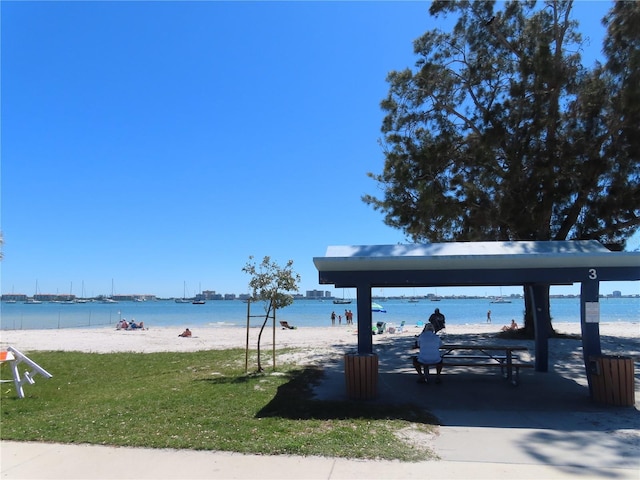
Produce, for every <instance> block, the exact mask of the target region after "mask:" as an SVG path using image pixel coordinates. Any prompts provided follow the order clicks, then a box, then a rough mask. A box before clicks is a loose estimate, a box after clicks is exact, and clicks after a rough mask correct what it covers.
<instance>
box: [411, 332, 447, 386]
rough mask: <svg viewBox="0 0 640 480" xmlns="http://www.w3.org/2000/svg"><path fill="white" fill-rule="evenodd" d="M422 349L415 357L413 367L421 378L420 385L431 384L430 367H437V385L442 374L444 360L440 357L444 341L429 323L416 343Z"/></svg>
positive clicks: (419, 379)
mask: <svg viewBox="0 0 640 480" xmlns="http://www.w3.org/2000/svg"><path fill="white" fill-rule="evenodd" d="M416 343H417V344H418V347H419V348H420V353H418V355H416V356H414V357H413V367H414V368H415V369H416V372H418V375H419V376H420V377H419V378H418V383H429V366H430V365H435V367H436V383H440V382H441V380H440V373H441V372H442V358H441V357H440V346H441V345H442V340H441V339H440V337H439V336H438V335H436V334H435V332H434V327H433V325H432V324H431V323H427V324H426V325H425V327H424V329H423V330H422V333H421V334H420V335H419V336H418V340H417V341H416Z"/></svg>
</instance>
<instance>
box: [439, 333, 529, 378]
mask: <svg viewBox="0 0 640 480" xmlns="http://www.w3.org/2000/svg"><path fill="white" fill-rule="evenodd" d="M527 350H528V348H527V347H525V346H523V345H499V344H461V343H446V344H443V345H442V346H441V347H440V351H441V352H442V353H441V354H440V356H441V357H442V364H443V366H448V367H500V369H501V371H502V375H503V376H504V378H505V379H506V380H508V381H510V382H511V383H512V384H513V385H517V384H518V382H519V373H520V368H530V367H532V366H533V365H531V364H530V363H524V362H523V361H522V360H521V359H520V357H519V356H518V355H517V354H514V352H526V351H527Z"/></svg>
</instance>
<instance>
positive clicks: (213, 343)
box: [0, 322, 640, 360]
mask: <svg viewBox="0 0 640 480" xmlns="http://www.w3.org/2000/svg"><path fill="white" fill-rule="evenodd" d="M554 327H555V329H556V331H557V332H560V333H566V334H574V335H579V334H580V325H579V324H577V323H560V324H557V325H554ZM500 328H501V325H497V324H476V325H451V326H449V327H447V333H446V336H445V341H448V342H452V341H460V340H461V338H460V336H464V335H469V334H471V335H474V338H476V339H483V338H490V337H493V336H494V335H495V334H496V333H497V332H498V330H499V329H500ZM356 329H357V327H356V326H355V325H354V326H340V327H305V328H298V329H295V330H283V329H281V328H280V327H278V328H277V329H276V331H275V335H276V346H277V347H278V348H300V349H304V350H306V351H307V352H308V353H309V358H312V357H314V356H315V355H318V354H327V355H332V354H333V355H336V354H343V353H345V352H350V351H354V350H355V349H356V348H357V331H356ZM258 332H259V329H258V328H250V329H249V346H250V348H252V349H254V348H255V346H256V344H257V338H258ZM419 332H420V328H418V327H416V326H409V327H408V328H405V330H404V332H402V333H394V334H390V333H385V334H382V335H374V336H373V342H374V349H375V348H376V345H378V344H385V343H389V342H394V341H397V339H400V338H403V337H413V336H414V335H416V334H418V333H419ZM179 333H181V330H180V329H176V328H168V327H161V328H153V327H151V328H149V329H148V330H133V331H125V330H116V329H115V328H113V327H106V328H86V329H82V328H80V329H60V330H3V331H2V332H1V339H0V346H1V347H2V348H6V347H7V346H13V347H14V348H17V349H18V350H20V351H23V352H32V351H39V350H40V351H42V350H46V351H57V350H61V351H81V352H93V353H115V352H139V353H151V352H193V351H199V350H214V349H226V348H244V347H245V344H246V340H247V331H246V329H244V328H238V327H202V328H197V329H193V337H191V338H181V337H179V336H178V334H179ZM600 334H601V340H602V350H603V353H605V354H611V355H631V356H633V357H635V358H636V360H638V359H640V323H638V322H615V323H603V324H600ZM272 338H273V330H272V328H271V327H270V326H269V327H267V328H265V330H264V332H263V336H262V347H263V348H270V347H271V346H272ZM551 342H552V345H551V348H550V352H551V354H552V355H553V356H559V357H566V356H571V355H575V353H576V349H580V344H581V342H580V341H578V340H570V341H567V340H566V339H552V340H551ZM518 343H524V344H525V345H527V346H529V347H530V351H533V348H532V347H533V342H532V341H528V340H527V341H521V340H518ZM312 352H313V354H312ZM314 354H315V355H314Z"/></svg>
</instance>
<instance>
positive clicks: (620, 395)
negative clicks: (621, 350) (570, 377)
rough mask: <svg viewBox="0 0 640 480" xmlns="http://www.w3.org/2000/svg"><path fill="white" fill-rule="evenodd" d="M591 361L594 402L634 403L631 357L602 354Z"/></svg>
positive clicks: (630, 404) (629, 404)
mask: <svg viewBox="0 0 640 480" xmlns="http://www.w3.org/2000/svg"><path fill="white" fill-rule="evenodd" d="M589 360H590V362H591V369H590V370H591V393H592V396H593V400H594V401H595V402H596V403H602V404H605V405H618V406H627V407H632V406H634V405H635V376H634V365H633V359H632V358H631V357H620V356H615V355H602V356H598V357H591V358H589Z"/></svg>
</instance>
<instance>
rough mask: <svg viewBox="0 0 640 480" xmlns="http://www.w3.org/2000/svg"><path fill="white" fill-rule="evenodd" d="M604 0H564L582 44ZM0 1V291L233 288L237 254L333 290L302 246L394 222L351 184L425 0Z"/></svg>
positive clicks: (368, 151) (410, 58)
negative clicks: (572, 3) (290, 265)
mask: <svg viewBox="0 0 640 480" xmlns="http://www.w3.org/2000/svg"><path fill="white" fill-rule="evenodd" d="M609 6H610V3H609V2H580V3H578V4H577V6H576V11H577V12H578V14H579V15H578V17H579V19H580V21H581V24H582V27H581V31H582V32H583V33H584V34H585V35H587V36H588V37H590V42H589V43H587V44H586V46H585V51H584V59H585V63H591V62H592V61H593V60H594V59H595V58H596V56H597V55H599V52H600V50H601V38H602V34H603V32H604V30H603V28H602V27H601V26H600V18H601V17H602V16H603V15H604V13H605V12H606V11H607V9H608V8H609ZM0 8H1V15H2V17H1V21H2V58H1V61H2V92H1V93H2V177H1V182H2V183H1V186H2V219H1V220H2V230H3V233H4V237H5V246H4V257H5V258H4V260H3V262H2V264H1V266H2V292H3V293H11V292H16V293H26V294H29V295H31V294H33V293H34V291H35V288H36V282H37V283H38V291H39V292H41V293H56V292H59V293H67V292H68V291H69V290H70V289H73V293H74V294H76V295H80V294H81V293H82V292H81V285H84V288H85V294H86V295H88V296H94V295H100V294H106V295H108V294H110V293H111V291H112V285H113V287H114V292H115V293H119V294H127V293H150V294H155V295H158V296H161V297H168V296H181V295H182V290H183V282H186V284H187V294H188V295H192V294H193V293H195V292H196V291H198V290H199V289H200V288H202V289H203V290H204V289H207V290H215V291H217V292H220V293H242V292H246V291H247V283H248V280H249V278H248V276H247V275H246V274H244V273H243V272H242V271H241V269H242V267H243V266H244V264H245V263H246V261H247V260H248V258H249V256H250V255H253V256H255V257H256V258H258V259H260V258H262V257H263V256H264V255H270V256H271V257H272V258H273V259H274V260H276V261H278V262H280V263H282V264H284V263H285V262H286V261H287V260H288V259H293V260H294V269H295V270H296V271H297V272H298V273H300V275H301V277H302V282H301V290H302V292H304V291H305V290H310V289H322V290H325V289H326V290H333V289H332V288H331V286H320V285H319V284H318V281H317V278H318V274H317V270H316V269H315V267H314V265H313V262H312V259H313V257H315V256H322V255H324V253H325V250H326V247H327V246H328V245H343V244H388V243H392V244H393V243H398V242H404V241H405V237H404V235H403V234H402V233H401V232H400V231H397V230H393V229H391V228H389V227H387V226H385V225H384V224H383V222H382V215H381V214H380V213H377V212H374V211H373V210H372V209H371V208H370V207H368V206H366V205H365V204H364V203H363V202H362V201H361V196H362V195H363V194H365V193H373V194H375V193H376V192H377V187H376V184H375V183H374V182H373V181H371V180H370V179H369V178H368V177H367V176H366V173H367V172H369V171H372V172H380V171H381V169H382V167H383V163H384V157H383V154H382V150H381V148H380V146H379V144H378V139H379V138H380V137H381V134H380V125H381V121H382V118H383V112H382V111H381V110H380V108H379V104H380V101H381V100H382V99H383V98H384V97H385V95H386V93H387V90H388V88H387V87H388V86H387V83H386V82H385V77H386V75H387V73H388V72H389V71H391V70H394V69H396V70H399V69H403V68H405V67H411V66H413V65H414V63H415V60H416V58H415V57H414V55H413V53H412V41H413V40H414V39H415V38H417V37H418V36H420V35H421V34H422V33H424V32H425V31H426V30H429V29H431V28H434V27H435V26H436V24H435V23H434V20H433V19H432V18H431V17H429V16H428V14H427V9H428V3H425V2H373V3H369V2H317V3H315V2H314V3H312V2H283V3H275V2H192V3H186V2H185V3H180V2H178V3H174V2H138V3H129V2H7V1H3V2H2V3H1V4H0ZM635 243H639V242H637V241H636V242H635ZM636 246H637V245H636ZM632 247H633V245H632ZM612 287H614V288H620V289H622V290H623V292H624V293H638V290H639V288H638V283H637V282H632V283H631V282H627V283H623V284H620V285H615V286H612ZM614 288H609V286H608V285H607V286H603V288H602V291H603V293H610V290H613V289H614ZM493 290H496V289H488V288H484V287H479V290H478V291H479V292H481V293H488V294H496V293H497V291H493ZM634 290H635V291H634ZM466 291H467V292H468V291H469V290H466ZM510 291H520V289H513V290H507V289H505V292H504V293H507V292H510ZM571 291H572V292H577V291H578V288H577V286H576V287H574V288H571ZM426 292H427V291H426V290H425V291H424V292H418V293H426ZM448 292H449V290H446V289H440V290H439V292H438V293H440V294H446V293H448ZM336 293H337V292H336ZM392 293H395V292H389V293H387V294H392ZM399 293H401V292H399ZM409 294H411V292H409Z"/></svg>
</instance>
